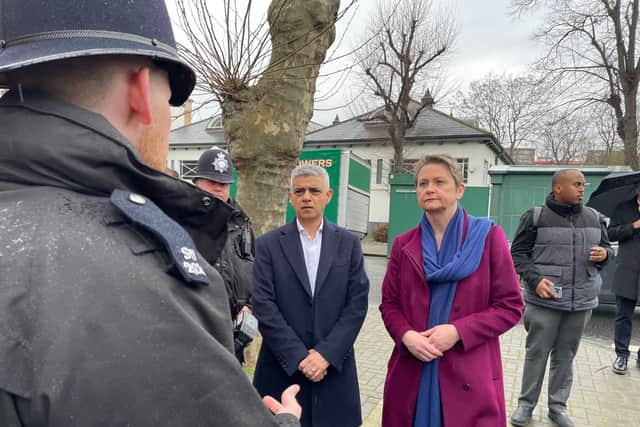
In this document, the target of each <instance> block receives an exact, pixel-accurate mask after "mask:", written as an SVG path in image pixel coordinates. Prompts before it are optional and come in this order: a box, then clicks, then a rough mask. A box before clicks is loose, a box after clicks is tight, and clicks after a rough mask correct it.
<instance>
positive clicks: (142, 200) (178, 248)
mask: <svg viewBox="0 0 640 427" xmlns="http://www.w3.org/2000/svg"><path fill="white" fill-rule="evenodd" d="M111 203H112V204H113V205H114V206H115V207H116V208H118V209H119V210H120V212H122V213H123V214H124V215H125V216H126V217H127V218H129V219H130V220H131V221H132V222H133V223H135V224H137V225H140V226H142V227H143V228H145V229H146V230H148V231H149V232H151V233H153V235H154V236H156V237H157V238H158V239H159V240H160V241H161V242H162V244H163V245H164V247H165V249H166V250H167V252H168V253H169V255H170V256H171V258H172V259H173V262H174V264H175V267H176V270H177V271H178V273H179V274H180V276H182V278H183V279H184V280H185V281H187V283H190V284H200V285H208V284H209V278H208V277H207V275H206V273H205V272H204V270H203V269H202V266H201V265H200V263H199V262H198V254H197V252H196V246H195V243H193V239H191V236H189V234H188V233H187V232H186V230H185V229H184V228H182V226H180V224H178V223H177V222H175V221H174V220H173V219H171V218H170V217H169V216H168V215H167V214H165V213H164V212H163V211H162V209H160V208H159V207H158V206H156V204H155V203H153V202H152V201H151V200H149V199H148V198H146V197H144V196H141V195H139V194H136V193H131V192H129V191H123V190H114V191H113V193H111Z"/></svg>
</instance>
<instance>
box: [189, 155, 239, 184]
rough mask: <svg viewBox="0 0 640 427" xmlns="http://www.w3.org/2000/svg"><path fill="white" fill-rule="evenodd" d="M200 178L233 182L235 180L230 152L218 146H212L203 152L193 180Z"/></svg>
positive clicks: (226, 182)
mask: <svg viewBox="0 0 640 427" xmlns="http://www.w3.org/2000/svg"><path fill="white" fill-rule="evenodd" d="M198 178H204V179H208V180H210V181H215V182H220V183H222V184H231V183H232V182H233V163H232V162H231V157H229V153H227V152H226V151H224V150H222V149H220V148H218V147H211V149H210V150H207V151H205V152H204V153H202V155H201V156H200V159H198V168H197V170H196V176H195V177H193V180H194V181H195V180H196V179H198Z"/></svg>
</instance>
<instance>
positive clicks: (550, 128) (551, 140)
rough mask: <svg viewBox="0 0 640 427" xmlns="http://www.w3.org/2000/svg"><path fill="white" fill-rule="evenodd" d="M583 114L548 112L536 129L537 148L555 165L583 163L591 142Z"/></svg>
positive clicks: (590, 135)
mask: <svg viewBox="0 0 640 427" xmlns="http://www.w3.org/2000/svg"><path fill="white" fill-rule="evenodd" d="M585 116H586V114H585V113H584V112H582V114H581V113H578V112H572V114H569V113H567V112H564V111H548V112H547V113H546V115H545V117H544V118H543V119H541V120H540V126H539V127H538V128H537V137H536V139H537V148H538V149H540V150H541V151H542V153H543V157H547V158H550V159H551V160H552V161H553V163H555V164H570V163H572V162H579V161H583V160H584V158H585V155H586V153H587V150H588V149H589V147H590V145H592V142H593V132H592V128H590V127H588V126H585V122H586V120H587V119H586V117H585Z"/></svg>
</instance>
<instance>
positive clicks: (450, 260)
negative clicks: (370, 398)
mask: <svg viewBox="0 0 640 427" xmlns="http://www.w3.org/2000/svg"><path fill="white" fill-rule="evenodd" d="M416 193H417V196H418V203H419V204H420V207H421V208H422V209H423V210H424V212H425V215H423V218H422V220H421V223H420V224H419V225H418V226H417V227H416V228H414V229H412V230H409V231H407V232H406V233H403V234H401V235H400V236H398V237H397V238H396V239H395V240H394V242H393V248H392V250H391V258H390V260H389V264H388V267H387V272H386V274H385V278H384V282H383V284H382V304H381V305H380V311H381V312H382V319H383V320H384V324H385V326H386V328H387V330H388V332H389V335H391V338H392V339H393V341H394V342H395V347H394V349H393V352H392V354H391V357H390V359H389V364H388V370H387V378H386V381H385V387H384V405H383V416H382V425H383V427H469V426H473V427H502V426H505V425H506V423H507V418H506V410H505V401H504V387H503V381H502V363H501V358H500V343H499V336H500V334H502V333H504V332H506V331H507V330H509V329H510V328H511V327H513V326H514V325H515V324H516V323H517V322H518V320H519V319H520V317H521V315H522V309H523V302H522V295H521V292H520V287H519V284H518V278H517V276H516V272H515V270H514V267H513V261H512V260H511V255H510V253H509V248H508V245H507V240H506V238H505V235H504V232H503V231H502V229H501V228H500V227H498V226H495V225H493V223H491V221H489V220H488V219H485V218H475V217H472V216H469V215H467V214H466V212H465V211H464V210H463V209H462V207H460V206H459V200H460V198H461V197H462V194H463V193H464V184H463V179H462V173H461V171H460V168H459V166H458V164H457V162H456V161H455V159H453V158H451V157H449V156H444V155H443V156H427V157H425V158H424V159H422V160H421V161H420V162H419V163H418V165H417V167H416Z"/></svg>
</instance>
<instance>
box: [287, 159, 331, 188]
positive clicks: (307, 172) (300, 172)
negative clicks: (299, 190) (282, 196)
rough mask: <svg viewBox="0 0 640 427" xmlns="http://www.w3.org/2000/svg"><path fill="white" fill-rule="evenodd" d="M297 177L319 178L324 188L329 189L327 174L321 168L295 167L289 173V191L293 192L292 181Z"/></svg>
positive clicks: (306, 165) (310, 166) (312, 166)
mask: <svg viewBox="0 0 640 427" xmlns="http://www.w3.org/2000/svg"><path fill="white" fill-rule="evenodd" d="M299 176H319V177H321V178H322V183H323V184H324V186H325V187H326V188H327V189H329V188H330V187H329V174H328V173H327V170H326V169H325V168H323V167H322V166H317V165H308V164H305V165H299V166H296V167H295V168H294V169H293V170H292V171H291V186H290V189H291V191H293V181H294V180H295V179H296V178H297V177H299Z"/></svg>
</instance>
